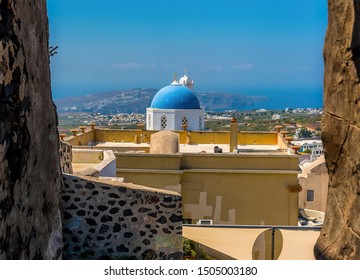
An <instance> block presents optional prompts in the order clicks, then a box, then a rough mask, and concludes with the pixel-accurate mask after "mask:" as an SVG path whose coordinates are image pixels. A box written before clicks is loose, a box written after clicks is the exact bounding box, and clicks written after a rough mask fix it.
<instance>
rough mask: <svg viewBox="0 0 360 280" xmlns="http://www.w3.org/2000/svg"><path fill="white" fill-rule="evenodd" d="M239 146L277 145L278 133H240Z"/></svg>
mask: <svg viewBox="0 0 360 280" xmlns="http://www.w3.org/2000/svg"><path fill="white" fill-rule="evenodd" d="M238 144H239V145H277V144H278V136H277V133H276V132H239V133H238Z"/></svg>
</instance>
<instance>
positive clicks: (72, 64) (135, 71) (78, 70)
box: [47, 0, 327, 99]
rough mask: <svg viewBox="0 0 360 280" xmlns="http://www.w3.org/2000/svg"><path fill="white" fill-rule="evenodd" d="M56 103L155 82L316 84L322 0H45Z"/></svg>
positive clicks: (235, 86) (246, 86)
mask: <svg viewBox="0 0 360 280" xmlns="http://www.w3.org/2000/svg"><path fill="white" fill-rule="evenodd" d="M47 5H48V16H49V24H50V45H52V46H55V45H58V46H59V49H58V54H56V55H55V56H53V57H52V58H51V73H52V86H53V96H54V98H55V99H57V98H61V97H65V96H70V95H80V94H87V93H94V92H101V91H106V90H111V89H127V88H134V87H154V88H161V87H163V86H165V85H167V84H169V83H170V82H171V80H172V78H173V74H174V72H176V73H178V77H179V76H181V75H183V72H184V68H185V67H186V68H187V69H188V75H189V76H191V77H192V78H193V79H194V80H195V85H196V88H195V89H196V90H223V91H230V92H235V93H236V92H239V93H243V94H251V93H252V92H254V89H266V88H269V89H276V88H311V89H321V87H322V76H323V59H322V48H323V42H324V36H325V31H326V25H327V1H326V0H233V1H232V0H182V1H177V0H171V1H170V0H153V1H150V0H123V1H122V0H101V1H100V0H97V1H95V0H48V1H47Z"/></svg>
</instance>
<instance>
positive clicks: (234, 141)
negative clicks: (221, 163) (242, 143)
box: [230, 118, 238, 153]
mask: <svg viewBox="0 0 360 280" xmlns="http://www.w3.org/2000/svg"><path fill="white" fill-rule="evenodd" d="M237 146H238V123H237V119H236V118H232V119H231V121H230V153H232V152H233V151H234V149H237Z"/></svg>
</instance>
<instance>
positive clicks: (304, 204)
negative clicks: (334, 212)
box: [299, 173, 329, 212]
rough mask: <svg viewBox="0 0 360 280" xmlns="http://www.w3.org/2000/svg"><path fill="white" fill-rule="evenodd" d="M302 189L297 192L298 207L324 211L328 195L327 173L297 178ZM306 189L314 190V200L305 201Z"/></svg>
mask: <svg viewBox="0 0 360 280" xmlns="http://www.w3.org/2000/svg"><path fill="white" fill-rule="evenodd" d="M299 182H300V185H301V186H302V191H301V192H300V193H299V207H300V208H309V209H312V210H317V211H322V212H325V210H326V204H327V195H328V184H329V175H328V174H311V173H309V174H308V175H307V178H305V177H300V178H299ZM307 190H313V191H314V201H307Z"/></svg>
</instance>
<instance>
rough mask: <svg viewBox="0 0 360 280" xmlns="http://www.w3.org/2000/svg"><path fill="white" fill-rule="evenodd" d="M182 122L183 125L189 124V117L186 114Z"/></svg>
mask: <svg viewBox="0 0 360 280" xmlns="http://www.w3.org/2000/svg"><path fill="white" fill-rule="evenodd" d="M181 124H182V125H188V119H187V117H186V116H183V117H182V120H181Z"/></svg>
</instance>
